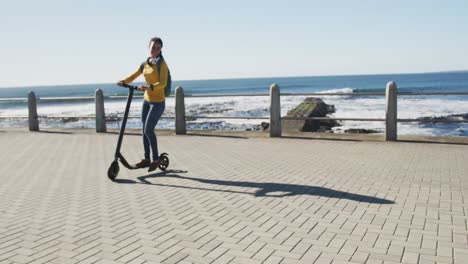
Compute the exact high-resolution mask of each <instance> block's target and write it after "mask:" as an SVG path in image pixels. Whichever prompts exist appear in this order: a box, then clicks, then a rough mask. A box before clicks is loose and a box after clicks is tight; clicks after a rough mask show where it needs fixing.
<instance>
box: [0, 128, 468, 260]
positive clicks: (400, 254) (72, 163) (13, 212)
mask: <svg viewBox="0 0 468 264" xmlns="http://www.w3.org/2000/svg"><path fill="white" fill-rule="evenodd" d="M162 134H163V135H161V136H160V137H159V144H160V150H162V151H164V152H168V153H169V158H170V161H171V164H170V166H169V168H168V170H167V171H166V172H160V171H156V172H155V173H152V174H148V173H147V172H146V171H144V170H134V171H128V170H126V169H125V168H123V167H122V166H121V170H120V174H119V176H118V178H117V181H116V182H111V181H110V180H108V178H107V176H106V171H107V168H108V166H109V164H110V162H111V161H112V159H113V154H114V150H115V144H116V141H117V134H115V133H106V134H96V133H92V132H91V131H89V130H81V131H80V130H69V131H68V130H57V131H49V132H35V133H32V132H27V131H26V130H14V129H7V130H5V129H0V148H1V151H0V156H1V159H0V263H60V264H63V263H180V264H182V263H220V264H222V263H239V264H248V263H286V264H289V263H291V264H293V263H307V264H311V263H328V264H329V263H334V264H338V263H369V264H374V263H375V264H377V263H380V264H383V263H385V264H387V263H468V225H467V220H468V144H463V143H452V144H448V143H444V144H438V143H436V144H433V143H416V142H382V141H380V140H378V139H377V140H376V138H375V137H374V138H372V137H369V139H370V140H361V138H359V137H355V138H353V137H348V139H346V140H334V139H310V138H306V137H302V138H291V137H286V138H268V137H265V136H249V135H248V134H245V133H243V134H234V133H230V134H225V135H224V136H223V135H219V134H211V133H209V134H206V135H186V136H175V135H170V134H168V133H162ZM461 141H463V140H459V142H461ZM141 150H142V142H141V137H140V136H138V135H136V134H133V135H127V136H126V137H125V139H124V143H123V147H122V152H123V154H124V155H125V156H126V157H127V159H128V160H129V161H131V162H135V161H137V160H139V159H140V158H141V154H142V153H141Z"/></svg>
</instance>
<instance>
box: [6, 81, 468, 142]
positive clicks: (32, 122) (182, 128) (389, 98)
mask: <svg viewBox="0 0 468 264" xmlns="http://www.w3.org/2000/svg"><path fill="white" fill-rule="evenodd" d="M432 95H468V92H398V91H397V86H396V84H395V83H394V82H389V83H388V84H387V87H386V91H385V93H382V92H359V93H321V92H318V93H280V88H279V86H277V85H275V84H273V85H271V87H270V93H269V94H215V95H213V94H198V95H184V90H183V88H182V87H177V88H176V92H175V95H174V97H175V110H176V111H175V116H163V117H162V118H165V119H175V130H176V134H185V133H186V120H187V119H189V120H190V119H256V120H268V119H269V120H270V136H272V137H275V136H281V132H282V129H281V121H282V120H304V121H305V120H315V121H328V120H338V121H371V122H385V123H386V124H385V125H386V129H385V134H386V139H387V140H396V132H397V131H396V130H397V126H396V123H397V122H403V123H405V122H406V123H408V122H420V123H468V120H464V119H460V120H443V119H435V120H425V119H398V118H397V97H398V96H432ZM254 96H255V97H267V96H269V97H270V100H271V103H270V116H260V117H254V116H207V115H185V100H184V99H185V98H206V97H254ZM282 96H351V97H360V96H385V99H386V115H385V118H359V117H291V116H285V117H281V100H280V98H281V97H282ZM142 97H143V96H135V98H142ZM125 98H127V96H104V95H103V93H102V90H100V89H98V90H96V95H95V96H94V97H92V96H81V97H42V98H37V97H36V96H35V94H34V92H30V93H29V94H28V97H27V98H0V101H26V102H28V110H29V114H28V115H27V116H0V119H14V118H16V119H19V118H23V119H26V118H27V119H29V127H30V130H32V131H34V130H39V122H38V120H39V119H44V118H45V119H61V118H62V119H63V118H79V119H96V132H105V131H106V125H105V123H106V122H108V121H116V120H119V117H117V116H111V117H110V118H106V116H105V114H104V100H105V99H125ZM84 100H90V101H91V100H94V101H95V104H96V114H95V115H88V116H63V115H38V114H37V101H45V102H47V101H48V102H50V101H58V102H62V101H84ZM129 118H139V116H130V117H129Z"/></svg>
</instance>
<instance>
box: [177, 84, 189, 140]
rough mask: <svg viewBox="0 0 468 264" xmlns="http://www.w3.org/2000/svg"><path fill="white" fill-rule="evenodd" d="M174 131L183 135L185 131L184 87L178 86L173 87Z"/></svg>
mask: <svg viewBox="0 0 468 264" xmlns="http://www.w3.org/2000/svg"><path fill="white" fill-rule="evenodd" d="M175 132H176V135H185V134H186V133H187V128H186V124H185V100H184V88H182V87H180V86H179V87H177V88H176V89H175Z"/></svg>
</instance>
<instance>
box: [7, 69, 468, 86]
mask: <svg viewBox="0 0 468 264" xmlns="http://www.w3.org/2000/svg"><path fill="white" fill-rule="evenodd" d="M464 72H467V73H468V69H465V70H447V71H428V72H406V73H401V72H399V73H398V72H397V73H395V72H394V73H359V74H324V75H289V76H261V77H239V78H210V79H205V78H203V79H186V80H172V82H190V81H219V80H252V79H267V78H277V79H284V78H307V77H346V76H376V75H412V74H437V73H464ZM389 81H390V80H389ZM112 83H113V82H98V83H74V84H73V83H69V84H41V85H15V86H0V89H8V88H32V87H48V86H80V85H91V84H97V85H104V84H112ZM135 83H140V82H135ZM142 83H144V82H142Z"/></svg>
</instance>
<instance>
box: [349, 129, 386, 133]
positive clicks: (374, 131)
mask: <svg viewBox="0 0 468 264" xmlns="http://www.w3.org/2000/svg"><path fill="white" fill-rule="evenodd" d="M344 132H345V133H350V134H374V133H379V131H377V130H374V129H365V128H350V129H346V130H345V131H344Z"/></svg>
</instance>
